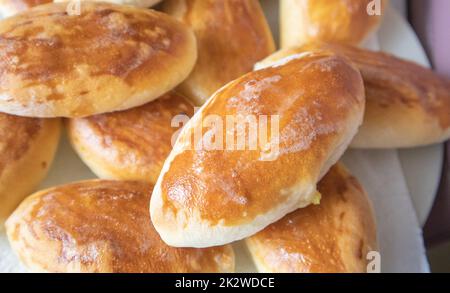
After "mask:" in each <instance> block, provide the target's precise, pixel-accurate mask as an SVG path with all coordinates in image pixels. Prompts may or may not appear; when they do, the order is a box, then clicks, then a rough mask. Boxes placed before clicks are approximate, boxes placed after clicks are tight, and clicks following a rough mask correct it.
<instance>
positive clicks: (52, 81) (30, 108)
mask: <svg viewBox="0 0 450 293" xmlns="http://www.w3.org/2000/svg"><path fill="white" fill-rule="evenodd" d="M65 10H66V3H52V4H47V5H41V6H38V7H34V8H32V9H30V10H28V11H25V12H23V13H21V14H18V15H16V16H13V17H10V18H7V19H4V20H2V21H0V52H2V54H3V58H1V59H0V60H1V61H0V71H1V72H2V78H1V80H0V111H3V112H7V113H11V114H16V115H21V116H33V117H56V116H58V117H59V116H62V117H84V116H90V115H94V114H100V113H105V112H112V111H117V110H125V109H129V108H133V107H136V106H140V105H142V104H145V103H147V102H150V101H152V100H154V99H156V98H157V97H159V96H161V95H162V94H164V93H166V92H168V91H169V90H171V89H172V88H173V87H175V86H176V85H178V84H179V83H180V82H181V81H183V80H184V79H185V78H186V77H187V76H188V74H189V73H190V71H191V70H192V68H193V66H194V64H195V60H196V55H197V50H196V41H195V37H194V34H193V33H192V31H191V30H190V29H189V28H187V27H186V26H184V25H183V24H181V23H180V22H178V21H177V20H175V19H173V18H172V17H169V16H168V15H166V14H164V13H160V12H156V11H154V10H149V9H139V8H134V7H131V6H124V5H114V4H108V3H96V2H86V3H83V4H82V9H81V15H68V14H67V13H66V12H65Z"/></svg>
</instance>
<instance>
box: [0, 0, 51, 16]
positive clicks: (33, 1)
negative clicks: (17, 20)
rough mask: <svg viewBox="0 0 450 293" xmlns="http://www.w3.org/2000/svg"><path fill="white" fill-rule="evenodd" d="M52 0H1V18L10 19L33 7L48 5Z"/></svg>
mask: <svg viewBox="0 0 450 293" xmlns="http://www.w3.org/2000/svg"><path fill="white" fill-rule="evenodd" d="M51 2H53V1H52V0H0V16H3V17H9V16H11V15H14V14H16V13H19V12H22V11H24V10H27V9H30V8H31V7H34V6H37V5H41V4H47V3H51Z"/></svg>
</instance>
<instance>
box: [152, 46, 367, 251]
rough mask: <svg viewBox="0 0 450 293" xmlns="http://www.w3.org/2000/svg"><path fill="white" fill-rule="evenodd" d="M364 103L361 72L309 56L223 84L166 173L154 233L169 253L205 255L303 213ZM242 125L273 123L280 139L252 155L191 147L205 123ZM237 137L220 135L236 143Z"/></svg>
mask: <svg viewBox="0 0 450 293" xmlns="http://www.w3.org/2000/svg"><path fill="white" fill-rule="evenodd" d="M364 100H365V99H364V87H363V84H362V79H361V75H360V74H359V72H358V71H357V70H356V69H355V68H354V67H352V66H351V65H349V63H347V62H346V61H345V60H344V59H342V58H339V57H336V56H335V55H333V54H310V55H308V56H304V57H303V58H298V59H295V60H292V61H290V62H288V63H287V64H281V65H279V66H276V67H271V68H267V69H263V70H260V71H255V72H252V73H249V74H247V75H245V76H243V77H241V78H239V79H237V80H235V81H233V82H231V83H229V84H228V85H227V86H225V87H224V88H222V89H221V90H220V91H218V92H217V93H216V94H215V95H214V96H213V97H212V98H211V99H210V100H208V102H207V103H206V104H205V105H204V106H203V107H202V108H201V109H200V111H198V112H197V113H196V115H194V117H193V118H192V119H191V120H190V121H189V123H188V125H187V126H186V127H185V128H184V129H183V131H182V132H181V134H180V136H179V138H178V140H177V142H176V144H175V146H174V149H173V150H172V152H171V154H170V156H169V158H168V159H167V160H166V162H165V164H164V167H163V170H162V172H161V175H160V177H159V179H158V182H157V184H156V186H155V190H154V192H153V197H152V200H151V205H150V209H151V217H152V221H153V224H154V226H155V228H156V230H157V231H158V232H159V233H160V235H161V237H162V239H163V240H164V241H165V242H166V243H168V244H169V245H172V246H181V247H209V246H214V245H221V244H225V243H230V242H232V241H235V240H239V239H242V238H245V237H248V236H250V235H252V234H254V233H256V232H258V231H259V230H261V229H263V228H264V227H266V226H267V225H269V224H271V223H273V222H275V221H277V220H279V219H281V218H282V217H283V216H285V215H286V214H288V213H290V212H292V211H294V210H295V209H297V208H301V207H304V206H307V205H309V204H310V203H311V202H312V201H313V200H314V195H315V187H316V183H317V182H318V181H319V179H320V177H321V176H323V175H324V174H325V173H326V172H327V171H328V168H330V167H331V166H332V165H333V164H334V163H335V162H336V161H337V160H338V159H339V157H340V156H341V155H342V153H343V152H344V150H345V149H346V148H347V146H348V144H349V143H350V141H351V140H352V138H353V136H354V135H355V134H356V132H357V129H358V127H359V125H360V124H361V122H362V119H363V113H364ZM214 115H216V116H214ZM249 115H250V118H251V117H261V116H263V115H265V116H266V117H267V121H268V123H267V124H268V127H267V130H268V131H266V133H267V132H271V131H272V130H273V129H275V130H274V131H276V128H275V127H272V126H271V124H272V123H274V125H276V122H272V121H276V119H275V118H277V117H278V118H279V127H278V129H279V136H277V135H275V136H274V137H272V136H271V135H270V133H269V135H267V143H266V144H263V145H262V146H261V144H259V145H257V148H256V149H255V150H250V147H249V145H248V144H247V146H246V148H245V150H241V149H239V148H238V147H237V144H236V140H234V144H233V143H231V144H229V145H227V146H226V145H225V143H224V144H223V145H222V147H223V148H222V150H221V149H220V147H221V146H220V145H214V144H213V147H216V146H218V147H219V148H212V149H211V148H207V147H206V148H205V147H203V148H195V147H193V146H198V143H199V142H200V140H198V139H196V138H195V132H196V129H199V128H200V129H201V130H203V131H202V133H207V134H208V133H211V129H210V127H209V126H208V125H209V124H210V123H211V122H207V121H208V120H209V119H211V118H214V117H215V118H217V117H219V120H221V121H226V119H227V118H226V116H231V117H248V116H249ZM251 115H253V116H251ZM255 119H258V118H255ZM223 123H225V122H223ZM202 125H203V128H202ZM235 125H236V124H235ZM212 129H216V131H217V129H220V128H218V127H216V128H214V127H213V128H212ZM236 129H239V126H238V125H236V127H234V128H233V127H227V129H226V130H227V133H228V134H230V133H231V134H234V137H236V135H235V134H236ZM197 132H198V131H197ZM213 133H214V132H213ZM216 133H217V135H216V137H219V138H223V134H221V133H220V131H219V132H216ZM207 137H208V136H207V135H206V136H205V138H204V139H203V140H204V141H205V139H206V141H207V140H208V139H207ZM277 137H279V143H276V138H277ZM260 138H261V139H262V138H263V136H262V135H261V137H260ZM247 139H248V135H247ZM211 140H213V139H211ZM225 140H226V138H223V141H225ZM192 141H194V143H190V142H192ZM225 146H226V147H225ZM277 146H279V149H278V150H277ZM277 155H278V156H277Z"/></svg>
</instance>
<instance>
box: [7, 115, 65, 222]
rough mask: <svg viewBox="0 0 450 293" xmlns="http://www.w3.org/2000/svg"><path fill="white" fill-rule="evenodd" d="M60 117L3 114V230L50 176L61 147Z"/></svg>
mask: <svg viewBox="0 0 450 293" xmlns="http://www.w3.org/2000/svg"><path fill="white" fill-rule="evenodd" d="M60 132H61V121H60V120H59V119H33V118H24V117H18V116H13V115H8V114H3V113H0V230H4V226H3V223H4V222H5V220H6V218H7V217H8V216H9V215H10V214H11V213H12V212H13V211H14V209H15V208H16V207H17V205H19V203H20V202H21V201H22V200H23V199H24V198H25V197H26V196H28V195H29V194H30V193H31V192H32V191H33V189H34V188H36V187H37V186H38V185H39V183H40V182H41V181H42V180H43V179H44V177H45V176H46V175H47V171H48V170H49V168H50V165H51V164H52V161H53V157H54V155H55V152H56V149H57V147H58V143H59V138H60Z"/></svg>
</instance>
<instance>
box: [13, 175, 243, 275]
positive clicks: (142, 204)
mask: <svg viewBox="0 0 450 293" xmlns="http://www.w3.org/2000/svg"><path fill="white" fill-rule="evenodd" d="M151 192H152V186H151V185H150V184H146V183H143V182H136V181H106V180H92V181H84V182H79V183H73V184H68V185H65V186H60V187H56V188H52V189H48V190H44V191H41V192H38V193H36V194H34V195H32V196H30V197H29V198H27V199H26V200H25V201H24V202H23V203H22V204H21V205H20V206H19V208H18V209H17V210H16V211H15V212H14V213H13V214H12V215H11V217H10V218H9V219H8V221H7V224H6V229H7V234H8V239H9V242H10V244H11V247H12V248H13V250H14V251H15V252H16V253H17V254H18V256H19V257H20V259H21V261H22V262H23V263H24V264H25V265H26V266H27V267H28V268H29V269H31V270H32V271H37V272H77V273H79V272H86V273H153V272H161V273H162V272H164V273H169V272H170V273H193V272H232V271H233V270H234V253H233V250H232V248H231V247H230V246H223V247H215V248H208V249H179V248H172V247H169V246H167V245H166V244H164V242H162V240H161V239H160V237H159V236H158V234H157V233H156V231H155V230H154V229H153V227H152V225H151V223H150V221H149V213H148V209H147V203H148V201H149V200H150V194H151Z"/></svg>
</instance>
